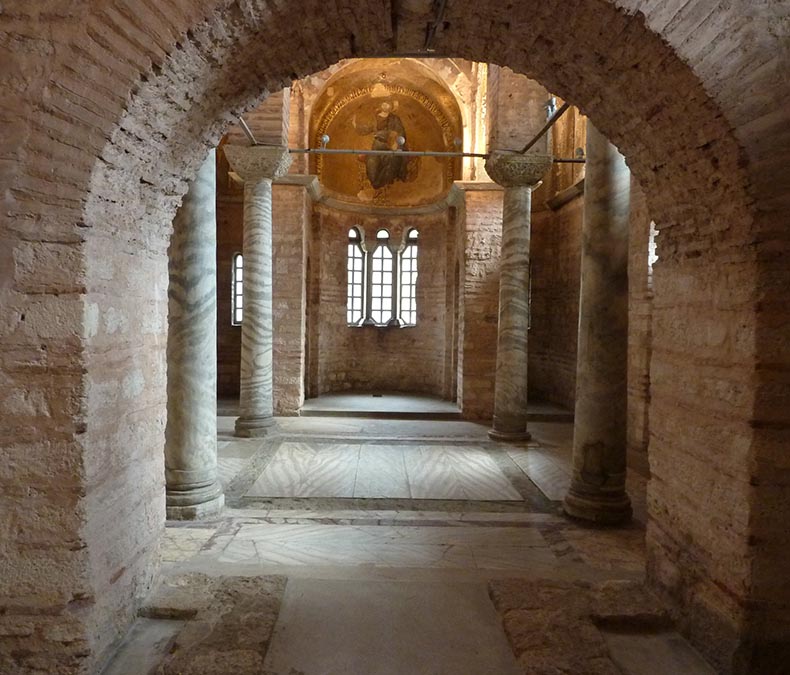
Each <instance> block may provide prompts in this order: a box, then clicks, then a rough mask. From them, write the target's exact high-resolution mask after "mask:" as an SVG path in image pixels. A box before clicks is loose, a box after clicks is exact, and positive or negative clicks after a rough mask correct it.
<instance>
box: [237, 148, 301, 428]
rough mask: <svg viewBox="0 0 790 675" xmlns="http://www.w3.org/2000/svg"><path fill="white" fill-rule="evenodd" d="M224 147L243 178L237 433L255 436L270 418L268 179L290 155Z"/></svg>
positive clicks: (283, 170) (268, 424)
mask: <svg viewBox="0 0 790 675" xmlns="http://www.w3.org/2000/svg"><path fill="white" fill-rule="evenodd" d="M223 150H224V151H225V156H226V157H227V158H228V162H230V166H231V168H232V169H233V170H234V171H235V172H236V173H237V174H238V175H239V176H240V177H241V179H242V180H243V181H244V246H243V249H242V254H243V256H244V258H243V259H244V314H243V317H242V322H241V397H240V401H239V404H240V417H239V418H238V419H237V420H236V435H237V436H244V437H251V436H255V437H259V436H266V435H267V434H268V433H269V432H270V431H271V427H272V425H273V424H274V383H273V378H272V349H273V343H272V334H273V328H274V325H273V317H272V180H273V179H275V178H279V177H280V176H283V175H285V173H286V172H287V171H288V167H289V166H290V165H291V155H290V154H289V153H288V149H287V148H283V147H279V146H260V145H259V146H240V145H226V146H224V148H223Z"/></svg>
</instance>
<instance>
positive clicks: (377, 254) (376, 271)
mask: <svg viewBox="0 0 790 675" xmlns="http://www.w3.org/2000/svg"><path fill="white" fill-rule="evenodd" d="M389 241H390V233H389V232H387V230H384V229H381V230H379V231H378V232H376V248H375V249H374V250H373V255H372V256H371V271H370V284H369V287H370V318H371V320H372V321H373V323H375V324H376V325H379V326H382V325H385V324H387V323H388V322H389V321H390V319H392V316H393V311H392V301H393V293H392V285H393V284H392V282H393V279H392V273H393V269H392V263H393V256H392V249H390V245H389Z"/></svg>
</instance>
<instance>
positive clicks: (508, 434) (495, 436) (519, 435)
mask: <svg viewBox="0 0 790 675" xmlns="http://www.w3.org/2000/svg"><path fill="white" fill-rule="evenodd" d="M488 437H489V438H490V439H491V440H492V441H497V442H498V443H526V442H527V441H529V440H530V439H531V438H532V434H531V433H529V431H527V430H526V429H524V431H500V430H499V429H489V430H488Z"/></svg>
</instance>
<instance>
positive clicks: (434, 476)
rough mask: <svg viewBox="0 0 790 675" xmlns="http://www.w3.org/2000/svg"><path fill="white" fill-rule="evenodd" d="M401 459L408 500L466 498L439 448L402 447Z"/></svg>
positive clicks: (430, 446) (448, 460)
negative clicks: (410, 498)
mask: <svg viewBox="0 0 790 675" xmlns="http://www.w3.org/2000/svg"><path fill="white" fill-rule="evenodd" d="M403 457H404V461H405V463H406V474H407V475H408V478H409V488H410V490H411V496H412V499H466V492H465V491H464V489H463V486H462V485H461V483H460V481H459V480H458V475H457V473H456V472H455V470H454V469H453V465H452V463H451V462H450V459H449V457H448V456H447V453H445V452H444V449H443V447H442V446H440V445H418V446H406V447H404V450H403Z"/></svg>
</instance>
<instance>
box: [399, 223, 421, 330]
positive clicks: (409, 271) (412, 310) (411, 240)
mask: <svg viewBox="0 0 790 675" xmlns="http://www.w3.org/2000/svg"><path fill="white" fill-rule="evenodd" d="M418 236H419V233H418V232H417V230H416V229H411V230H409V233H408V234H407V235H406V245H405V246H404V248H403V251H401V254H400V320H401V323H403V325H405V326H414V325H416V324H417V238H418Z"/></svg>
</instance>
